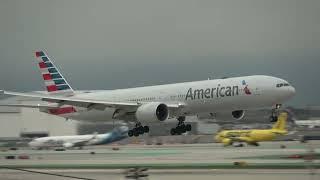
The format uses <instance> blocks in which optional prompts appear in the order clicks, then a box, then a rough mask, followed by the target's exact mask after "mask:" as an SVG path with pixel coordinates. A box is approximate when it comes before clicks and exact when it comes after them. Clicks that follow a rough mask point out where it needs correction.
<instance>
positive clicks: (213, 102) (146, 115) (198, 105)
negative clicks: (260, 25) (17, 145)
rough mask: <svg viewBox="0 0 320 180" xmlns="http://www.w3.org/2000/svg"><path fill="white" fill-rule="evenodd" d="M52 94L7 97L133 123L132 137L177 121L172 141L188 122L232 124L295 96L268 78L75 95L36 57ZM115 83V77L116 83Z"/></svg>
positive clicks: (81, 116) (62, 112)
mask: <svg viewBox="0 0 320 180" xmlns="http://www.w3.org/2000/svg"><path fill="white" fill-rule="evenodd" d="M35 55H36V58H37V60H38V64H39V68H40V71H41V74H42V77H43V80H44V83H45V87H46V90H47V93H41V92H32V93H19V92H10V91H0V92H2V94H7V95H15V96H23V97H32V98H38V99H41V100H42V101H43V102H44V104H15V105H14V104H12V105H6V106H20V107H30V108H39V109H40V111H42V112H45V113H48V114H52V115H58V116H62V117H65V118H67V119H69V118H70V119H75V120H82V121H114V120H124V121H128V122H134V123H135V124H136V126H135V128H133V129H132V130H129V132H128V135H129V136H133V135H134V136H139V135H141V134H144V133H147V132H149V127H148V126H143V125H142V123H149V122H164V121H166V120H168V119H170V118H175V119H177V120H178V123H177V126H176V127H175V128H172V129H171V134H172V135H177V134H178V135H179V134H181V133H184V132H186V131H190V130H191V125H190V124H185V123H184V121H185V117H186V116H195V115H198V114H202V115H203V114H206V113H207V114H212V113H222V112H223V113H228V114H229V116H230V118H234V119H237V120H239V119H242V118H243V117H244V114H245V110H248V109H259V108H266V107H273V108H272V114H271V118H272V119H273V120H276V119H277V117H276V113H274V112H275V109H277V108H279V107H280V105H281V104H282V103H283V102H285V101H287V100H289V99H290V98H291V97H293V96H294V94H295V88H294V87H293V86H291V85H290V84H289V83H288V82H287V81H285V80H283V79H280V78H277V77H272V76H265V75H253V76H243V77H233V78H225V79H213V80H203V81H194V82H183V83H175V84H165V85H156V86H147V87H137V88H129V89H117V90H98V91H74V90H73V89H72V88H71V86H70V84H69V83H68V82H67V81H66V79H65V78H64V77H63V76H62V74H61V73H60V72H59V70H58V69H57V67H56V66H55V65H54V64H53V62H52V61H51V60H50V58H49V57H48V55H47V54H46V53H45V52H44V51H37V52H36V53H35ZM114 78H116V77H114Z"/></svg>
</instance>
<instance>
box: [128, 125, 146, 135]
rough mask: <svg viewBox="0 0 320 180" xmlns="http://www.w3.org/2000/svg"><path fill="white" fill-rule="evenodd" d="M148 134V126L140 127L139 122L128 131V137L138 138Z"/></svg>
mask: <svg viewBox="0 0 320 180" xmlns="http://www.w3.org/2000/svg"><path fill="white" fill-rule="evenodd" d="M148 132H149V126H142V125H141V123H140V122H137V123H136V125H135V128H133V129H131V130H129V131H128V136H129V137H132V136H135V137H137V136H139V135H142V134H144V133H148Z"/></svg>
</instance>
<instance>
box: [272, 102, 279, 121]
mask: <svg viewBox="0 0 320 180" xmlns="http://www.w3.org/2000/svg"><path fill="white" fill-rule="evenodd" d="M280 108H281V104H276V105H275V108H273V109H272V110H271V116H270V122H276V121H277V120H278V111H279V109H280Z"/></svg>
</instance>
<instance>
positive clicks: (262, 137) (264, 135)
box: [215, 112, 288, 146]
mask: <svg viewBox="0 0 320 180" xmlns="http://www.w3.org/2000/svg"><path fill="white" fill-rule="evenodd" d="M287 118H288V114H287V113H286V112H282V113H280V115H279V116H278V120H277V122H276V123H275V124H274V125H273V127H272V128H271V129H251V130H224V131H221V132H219V133H218V134H217V135H216V136H215V140H216V141H217V142H219V143H223V144H224V146H229V145H232V144H233V143H234V142H246V143H247V144H248V145H254V146H259V144H258V142H260V141H272V140H274V139H275V138H276V137H277V136H279V135H286V134H287V133H288V131H287V130H286V121H287Z"/></svg>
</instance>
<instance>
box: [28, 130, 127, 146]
mask: <svg viewBox="0 0 320 180" xmlns="http://www.w3.org/2000/svg"><path fill="white" fill-rule="evenodd" d="M128 130H129V128H128V127H127V126H120V127H116V128H114V129H113V130H112V131H111V132H109V133H106V134H92V135H77V136H49V137H42V138H37V139H34V140H32V141H31V142H29V146H30V147H33V148H38V149H41V148H48V147H64V148H71V147H82V146H90V145H102V144H109V143H113V142H116V141H120V140H122V139H125V138H127V137H128V134H127V133H128Z"/></svg>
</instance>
